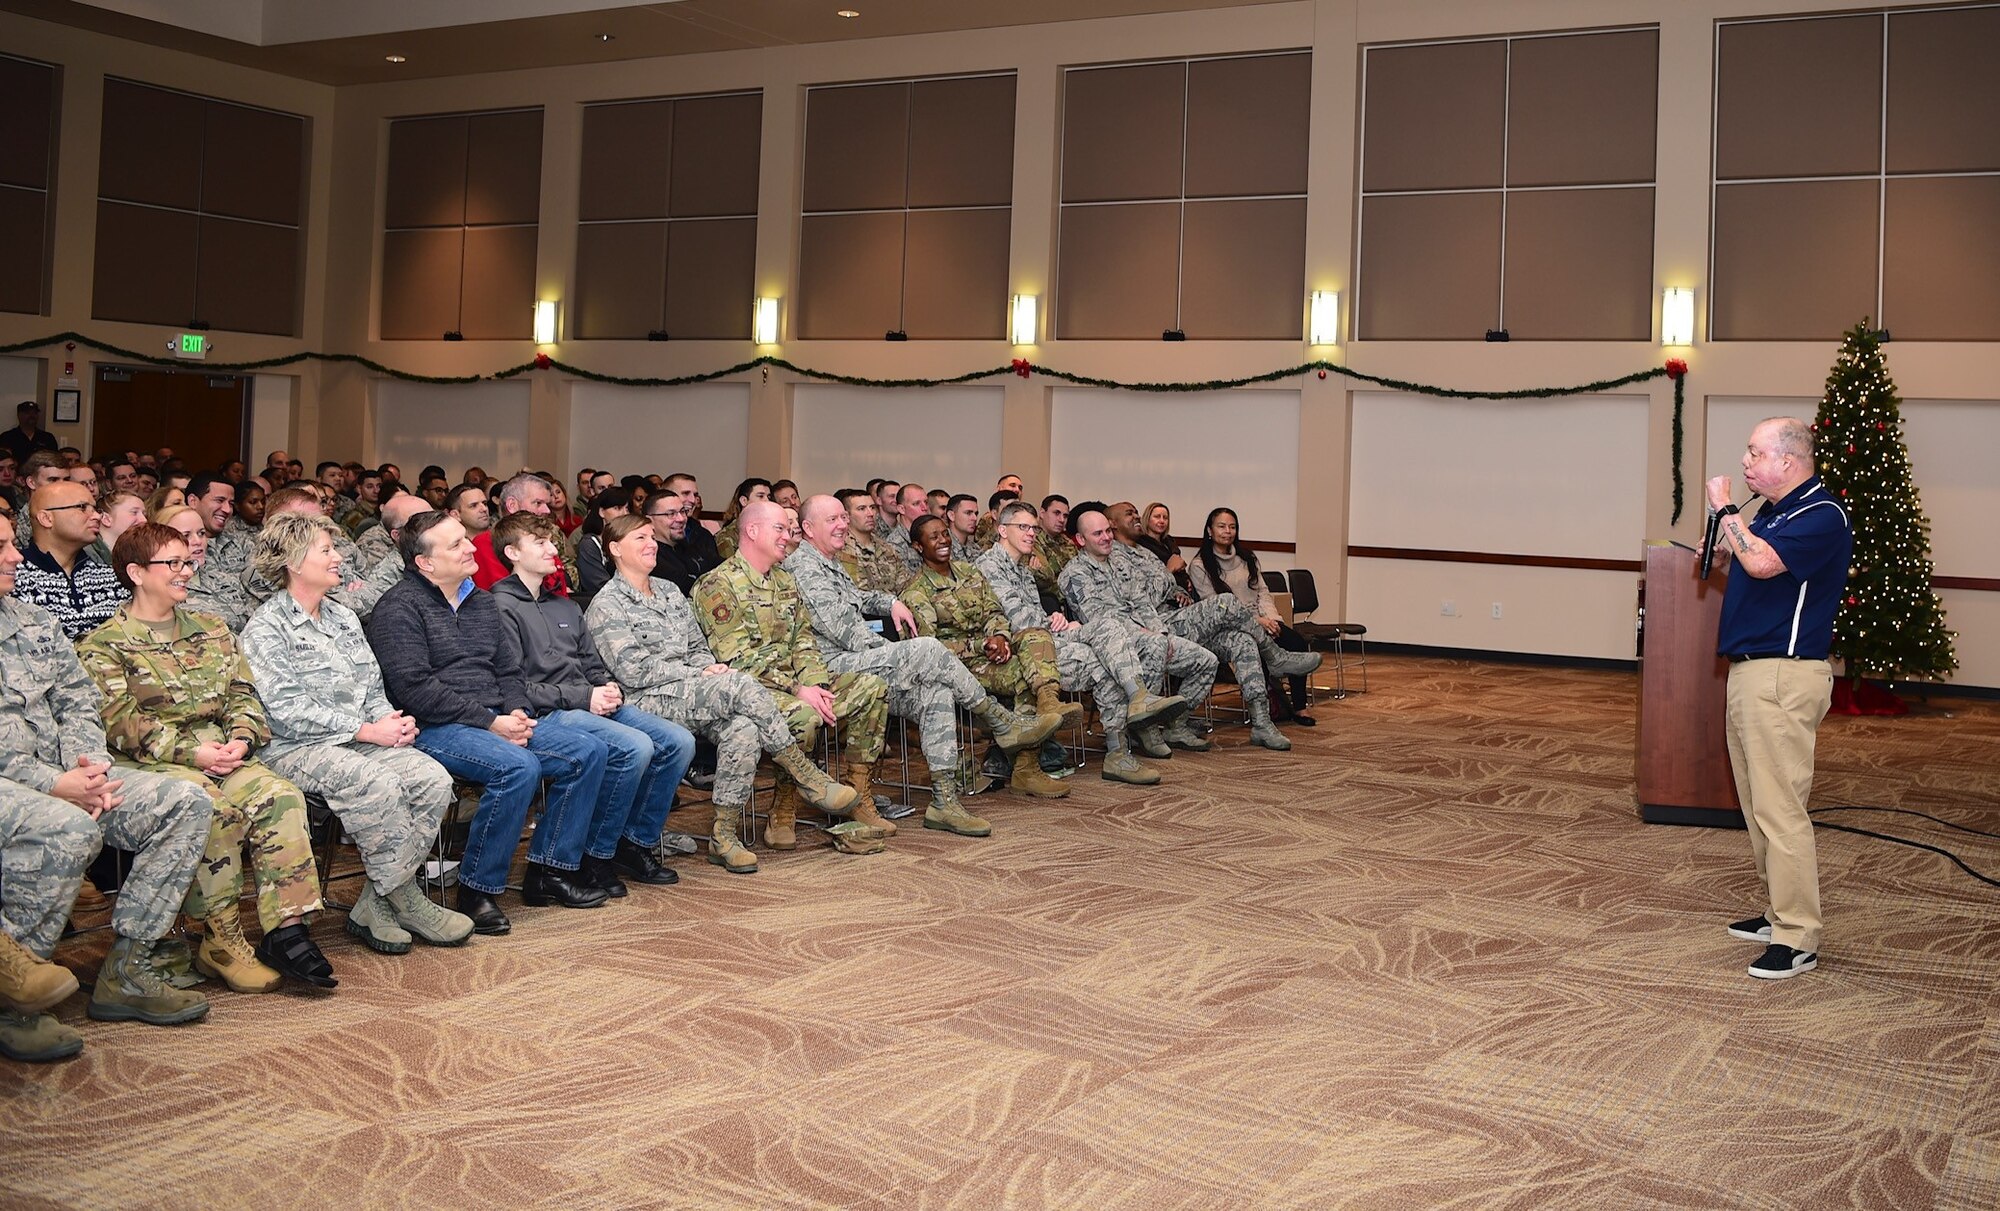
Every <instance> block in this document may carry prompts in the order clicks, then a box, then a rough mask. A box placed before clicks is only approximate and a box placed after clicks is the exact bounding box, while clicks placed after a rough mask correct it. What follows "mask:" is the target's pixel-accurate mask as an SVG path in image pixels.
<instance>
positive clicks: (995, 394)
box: [702, 383, 1003, 503]
mask: <svg viewBox="0 0 2000 1211" xmlns="http://www.w3.org/2000/svg"><path fill="white" fill-rule="evenodd" d="M1002 397H1003V391H1002V389H1001V388H999V387H931V388H928V389H923V390H919V389H904V390H896V391H871V390H868V389H867V388H864V387H845V386H840V385H838V384H831V383H807V384H802V385H800V386H799V387H797V388H795V389H794V390H793V393H792V476H791V478H793V479H795V480H797V481H798V485H799V490H800V491H801V492H803V493H805V494H806V495H807V496H811V495H814V494H815V493H821V492H833V491H837V490H839V489H841V488H859V487H862V486H864V485H866V484H867V482H868V481H869V480H870V479H874V478H876V477H877V476H887V477H889V478H891V479H896V480H901V481H903V482H906V483H907V482H909V481H911V480H915V481H916V482H917V483H920V484H922V485H923V486H924V487H926V488H943V489H945V490H946V491H949V492H970V493H972V494H973V495H974V496H977V497H978V498H979V499H980V501H981V502H982V503H984V501H985V500H986V497H987V495H988V494H989V493H991V492H992V491H993V481H994V480H997V479H999V478H1000V473H1001V470H1002V468H1001V466H1000V403H1001V399H1002ZM756 474H760V475H765V478H767V479H768V478H771V477H770V476H769V475H768V474H765V472H763V471H756ZM734 486H735V484H734V483H731V484H730V485H729V486H728V487H725V488H723V489H722V490H721V491H718V492H711V491H708V490H706V489H705V490H704V491H703V492H702V496H703V498H704V499H706V500H709V501H722V500H723V499H724V497H725V496H726V494H727V493H728V491H729V488H730V487H734Z"/></svg>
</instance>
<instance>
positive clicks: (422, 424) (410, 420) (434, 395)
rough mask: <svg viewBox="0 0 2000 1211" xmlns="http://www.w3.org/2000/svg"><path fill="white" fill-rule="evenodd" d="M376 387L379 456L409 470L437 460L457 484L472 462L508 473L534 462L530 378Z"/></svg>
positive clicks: (390, 382)
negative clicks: (530, 441)
mask: <svg viewBox="0 0 2000 1211" xmlns="http://www.w3.org/2000/svg"><path fill="white" fill-rule="evenodd" d="M524 310H525V309H524ZM372 389H373V393H374V399H375V416H376V423H375V446H374V454H373V458H374V459H375V460H378V461H381V462H392V463H395V464H396V465H397V466H400V467H402V468H403V470H404V471H406V472H408V471H411V470H413V469H415V468H417V467H422V466H424V465H425V464H427V463H436V464H437V465H439V466H440V467H443V468H444V470H445V474H446V475H448V476H450V477H452V482H454V483H456V482H457V481H458V478H459V477H460V476H462V475H464V474H465V470H466V468H468V467H484V468H486V473H487V474H489V475H500V476H506V475H509V474H511V473H513V472H514V471H517V470H519V469H520V468H522V467H524V466H526V465H527V463H528V415H529V397H530V394H531V392H532V390H533V384H532V383H530V382H529V381H527V380H526V379H513V380H510V381H507V382H499V383H453V384H449V385H447V384H441V383H405V382H399V381H397V380H396V379H376V380H374V382H373V384H372Z"/></svg>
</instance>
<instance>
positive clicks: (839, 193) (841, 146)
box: [805, 83, 910, 212]
mask: <svg viewBox="0 0 2000 1211" xmlns="http://www.w3.org/2000/svg"><path fill="white" fill-rule="evenodd" d="M909 130H910V86H909V85H908V84H907V83H897V84H869V85H864V86H861V87H855V88H815V89H813V90H811V91H810V92H808V93H807V94H806V170H805V208H806V210H807V211H809V212H811V211H821V210H880V209H882V208H884V207H892V206H901V205H903V201H904V198H905V197H907V196H908V194H907V180H906V178H907V173H908V162H909Z"/></svg>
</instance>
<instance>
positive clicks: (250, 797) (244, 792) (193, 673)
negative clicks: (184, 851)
mask: <svg viewBox="0 0 2000 1211" xmlns="http://www.w3.org/2000/svg"><path fill="white" fill-rule="evenodd" d="M77 655H78V656H79V657H80V658H81V660H82V662H83V667H84V670H85V671H86V672H88V673H89V674H90V675H91V677H92V678H94V679H95V680H96V682H97V686H98V688H99V689H100V690H102V691H103V692H104V725H105V726H104V730H105V735H106V738H107V739H108V741H109V742H110V745H111V747H112V749H113V751H114V752H115V754H116V755H117V756H118V758H119V760H120V764H121V765H131V766H134V767H136V768H139V769H143V770H147V771H150V772H152V773H158V774H165V775H167V776H168V777H171V778H180V779H184V780H186V781H188V782H192V783H194V784H195V785H197V786H200V787H202V788H204V789H206V790H207V791H208V792H209V793H210V794H211V795H213V796H214V797H215V815H214V818H213V819H212V820H211V821H210V823H209V829H208V840H207V845H206V847H205V848H204V849H203V851H202V857H201V864H200V865H199V866H197V867H196V868H195V881H194V887H193V888H192V889H191V890H190V891H189V892H188V896H187V905H186V911H187V913H188V915H190V916H194V917H201V918H204V919H205V918H208V917H211V916H215V915H218V914H220V913H222V912H224V911H226V910H228V909H229V908H231V907H233V906H234V905H235V903H236V900H237V898H238V897H239V896H240V895H242V892H243V867H242V857H243V845H244V842H245V841H248V842H249V845H250V849H251V853H252V859H253V862H252V864H253V866H254V868H255V870H256V876H257V917H258V919H259V920H260V921H262V922H263V925H264V928H265V929H266V930H272V929H276V928H278V927H279V926H280V925H282V924H285V923H286V922H288V921H292V920H295V919H297V918H298V917H300V916H302V915H304V914H306V913H309V912H316V911H318V910H319V909H320V908H322V907H323V905H322V904H321V903H320V897H319V879H318V876H317V872H316V871H315V870H314V869H313V853H312V841H311V839H310V837H309V836H308V835H307V832H306V801H305V797H304V796H302V795H301V794H299V790H298V788H297V787H295V786H293V785H292V784H291V783H289V782H287V781H285V780H284V779H283V778H280V777H279V776H278V775H277V774H275V773H273V772H271V770H270V769H269V768H268V767H267V766H265V765H263V764H262V763H261V762H258V761H256V760H250V761H245V762H244V763H243V765H242V766H240V767H239V768H237V769H236V770H235V771H234V772H232V773H230V774H228V775H227V776H225V777H223V778H222V779H220V780H218V779H215V778H213V777H210V776H209V775H208V774H205V773H203V772H202V771H201V770H199V769H197V768H196V767H195V765H194V758H195V751H196V749H197V748H199V747H200V746H201V745H203V744H208V743H215V744H227V743H229V742H230V741H233V740H242V741H245V742H246V743H248V744H249V746H250V748H251V750H252V751H253V752H254V751H255V749H256V748H257V747H258V746H259V745H262V744H263V743H265V742H266V741H268V740H269V739H270V738H271V733H270V730H269V729H268V728H267V727H266V726H265V724H264V706H263V704H262V703H261V702H259V701H258V700H257V690H256V688H255V687H254V686H253V685H252V684H251V682H250V666H249V665H248V664H247V663H245V662H244V660H243V657H242V655H241V654H240V653H239V652H238V650H237V647H236V640H235V637H234V636H232V635H230V633H229V631H228V630H227V629H226V628H225V627H223V625H222V622H221V620H220V619H218V618H215V617H214V616H212V615H208V614H195V613H190V612H189V611H187V610H176V611H174V616H173V618H172V619H171V620H170V621H169V622H167V623H166V624H165V625H164V626H162V627H160V628H158V629H157V630H156V629H155V628H154V627H153V626H151V625H150V624H148V623H145V622H141V621H140V620H138V619H136V618H134V617H132V614H131V608H130V607H129V606H128V607H125V608H123V609H120V610H119V611H118V612H117V613H116V614H114V615H112V616H111V621H109V622H107V623H105V624H104V625H103V626H101V627H99V628H97V629H96V630H95V631H92V632H91V633H90V635H89V636H88V637H86V638H85V639H84V641H83V642H82V643H80V644H78V645H77Z"/></svg>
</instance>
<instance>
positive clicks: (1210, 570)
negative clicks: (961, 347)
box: [1188, 509, 1317, 727]
mask: <svg viewBox="0 0 2000 1211" xmlns="http://www.w3.org/2000/svg"><path fill="white" fill-rule="evenodd" d="M1188 575H1189V577H1190V578H1191V581H1192V583H1193V585H1194V592H1195V596H1197V597H1204V598H1206V597H1214V596H1216V595H1217V594H1219V593H1223V592H1228V593H1230V594H1233V595H1234V596H1235V598H1236V600H1238V601H1240V602H1242V603H1243V605H1244V606H1245V608H1247V609H1248V610H1249V611H1250V613H1251V614H1252V616H1254V617H1255V618H1256V620H1257V625H1258V626H1260V627H1262V628H1264V633H1265V634H1267V635H1270V636H1271V637H1272V638H1273V639H1275V640H1276V641H1277V644H1278V646H1279V647H1281V648H1283V649H1284V650H1285V651H1287V652H1304V651H1307V650H1308V649H1309V645H1308V644H1307V643H1306V641H1305V639H1304V637H1303V636H1301V635H1300V634H1299V633H1298V632H1297V631H1294V630H1293V629H1292V628H1290V627H1288V626H1286V625H1285V623H1284V620H1283V619H1281V618H1279V617H1278V603H1277V602H1275V601H1273V600H1272V599H1271V590H1270V589H1269V588H1268V587H1266V586H1265V584H1264V574H1263V571H1262V570H1261V569H1260V568H1259V567H1258V566H1257V552H1255V551H1252V550H1251V549H1250V548H1249V547H1246V546H1242V545H1240V544H1239V543H1238V541H1237V529H1236V511H1235V510H1233V509H1210V510H1209V512H1208V520H1207V521H1206V522H1204V523H1203V525H1202V528H1201V547H1200V549H1199V550H1198V551H1197V552H1196V553H1195V559H1194V562H1193V563H1192V564H1190V565H1189V566H1188ZM1285 685H1286V687H1287V688H1289V689H1290V691H1291V699H1290V701H1289V702H1287V701H1286V696H1285V694H1284V693H1283V692H1282V691H1279V692H1275V693H1273V694H1272V697H1271V714H1272V717H1273V718H1276V719H1284V718H1287V717H1289V718H1290V719H1291V720H1292V721H1293V722H1294V723H1297V724H1298V725H1299V726H1301V727H1312V726H1314V725H1315V724H1316V723H1317V720H1315V719H1314V718H1313V717H1312V716H1311V715H1308V714H1306V713H1305V711H1306V707H1307V706H1309V705H1310V704H1311V696H1310V694H1309V693H1308V687H1307V685H1306V678H1305V676H1304V675H1303V674H1293V675H1291V676H1289V677H1287V678H1285Z"/></svg>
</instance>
